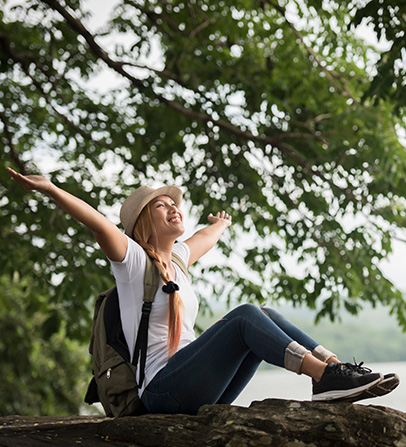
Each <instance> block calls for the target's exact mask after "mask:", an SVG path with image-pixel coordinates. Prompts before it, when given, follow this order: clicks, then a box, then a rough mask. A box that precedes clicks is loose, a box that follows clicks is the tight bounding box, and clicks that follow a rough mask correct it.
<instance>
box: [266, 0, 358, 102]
mask: <svg viewBox="0 0 406 447" xmlns="http://www.w3.org/2000/svg"><path fill="white" fill-rule="evenodd" d="M264 2H265V3H268V4H269V5H271V6H272V7H273V8H275V9H276V10H277V11H278V12H279V13H280V15H281V16H282V17H283V18H284V20H285V22H286V23H287V25H288V26H289V28H290V29H291V30H292V31H293V32H294V33H295V34H296V37H297V38H298V39H299V40H300V42H302V44H303V46H304V47H305V48H306V51H307V52H308V53H309V54H310V55H311V56H312V57H313V59H314V60H315V62H316V63H317V65H318V66H319V68H320V69H321V70H322V71H323V73H324V74H325V75H326V77H327V79H328V80H329V82H330V84H331V85H332V86H333V87H334V88H335V89H336V90H337V91H338V92H341V93H342V94H343V95H344V96H345V97H347V98H350V99H352V101H353V102H354V104H357V105H360V103H359V101H358V100H357V99H356V98H355V97H354V96H353V95H352V94H351V92H350V91H349V89H348V87H347V83H346V82H345V80H344V79H343V78H342V77H341V76H339V75H338V74H337V73H336V72H335V71H330V70H328V69H327V68H326V67H325V66H324V65H323V63H322V61H321V60H320V58H319V56H318V55H317V53H316V52H315V51H314V50H313V48H312V47H311V46H309V45H307V44H306V42H305V40H304V37H303V35H302V34H301V33H300V32H299V31H298V30H297V29H296V28H295V26H294V25H293V23H292V22H290V21H289V20H288V19H287V17H286V10H285V8H283V7H281V6H279V5H278V4H277V3H274V2H273V1H271V0H264ZM334 78H336V79H338V80H339V81H340V84H341V86H340V85H339V84H337V82H336V81H335V79H334Z"/></svg>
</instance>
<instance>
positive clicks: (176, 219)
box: [168, 216, 182, 223]
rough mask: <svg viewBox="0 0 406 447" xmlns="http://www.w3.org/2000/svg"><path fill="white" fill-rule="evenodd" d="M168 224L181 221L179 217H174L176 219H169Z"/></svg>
mask: <svg viewBox="0 0 406 447" xmlns="http://www.w3.org/2000/svg"><path fill="white" fill-rule="evenodd" d="M168 222H171V223H177V222H182V220H181V219H180V217H179V216H176V217H172V219H169V220H168Z"/></svg>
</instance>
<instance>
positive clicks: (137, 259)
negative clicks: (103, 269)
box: [110, 236, 145, 282]
mask: <svg viewBox="0 0 406 447" xmlns="http://www.w3.org/2000/svg"><path fill="white" fill-rule="evenodd" d="M126 238H127V251H126V254H125V256H124V259H123V260H122V261H118V262H116V261H110V264H111V268H112V270H113V274H114V277H115V278H116V281H119V282H132V281H134V279H135V278H136V276H137V273H138V272H139V271H140V270H143V269H144V268H145V252H144V250H143V248H142V247H141V246H140V245H138V244H137V243H136V242H135V241H134V240H133V239H131V238H129V237H128V236H126Z"/></svg>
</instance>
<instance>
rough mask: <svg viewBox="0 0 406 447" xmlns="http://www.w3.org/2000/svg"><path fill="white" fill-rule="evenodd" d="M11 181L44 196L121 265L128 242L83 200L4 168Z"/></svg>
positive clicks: (36, 177) (36, 178)
mask: <svg viewBox="0 0 406 447" xmlns="http://www.w3.org/2000/svg"><path fill="white" fill-rule="evenodd" d="M6 169H7V171H8V172H9V173H10V175H11V177H12V178H13V179H14V180H15V181H17V182H18V183H20V184H21V185H22V186H23V187H24V188H25V189H27V190H36V191H40V192H42V193H46V194H48V195H49V196H51V197H52V199H53V200H54V201H55V202H56V203H57V204H58V205H59V206H60V207H61V208H62V209H63V210H65V211H66V212H67V213H68V214H70V215H71V216H72V217H74V218H75V219H77V220H78V221H79V222H82V223H83V224H84V225H86V226H87V227H88V228H90V230H91V231H92V232H93V234H94V235H95V238H96V240H97V242H98V243H99V245H100V247H101V248H102V250H103V251H104V253H105V254H106V256H107V257H108V258H109V259H111V260H112V261H122V260H123V259H124V256H125V253H126V251H127V238H126V237H125V236H124V234H123V233H122V232H121V231H120V230H119V229H118V228H117V227H116V225H114V224H113V223H112V222H110V221H109V220H108V219H106V218H105V217H104V216H103V215H102V214H100V213H99V212H98V211H97V210H95V209H94V208H93V207H91V206H90V205H89V204H87V203H86V202H84V201H83V200H81V199H79V198H77V197H75V196H73V195H72V194H69V193H68V192H66V191H64V190H63V189H61V188H58V187H57V186H56V185H54V184H53V183H52V182H51V181H50V180H48V179H46V178H44V177H41V176H39V175H21V174H19V173H18V172H16V171H14V170H13V169H11V168H6Z"/></svg>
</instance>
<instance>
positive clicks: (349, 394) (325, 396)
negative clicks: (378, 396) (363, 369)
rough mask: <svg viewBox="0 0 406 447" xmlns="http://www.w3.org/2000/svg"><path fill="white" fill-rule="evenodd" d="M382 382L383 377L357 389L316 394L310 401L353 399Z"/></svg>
mask: <svg viewBox="0 0 406 447" xmlns="http://www.w3.org/2000/svg"><path fill="white" fill-rule="evenodd" d="M382 381H383V377H380V378H379V379H376V380H374V381H373V382H369V383H367V384H365V385H362V386H359V387H358V388H352V389H349V390H334V391H327V392H325V393H320V394H316V395H313V396H312V401H313V402H319V401H322V402H323V401H338V400H344V399H351V398H355V397H357V396H359V395H360V394H361V393H362V392H364V391H366V390H368V389H370V388H372V387H375V386H377V385H379V384H380V383H381V382H382ZM357 400H358V399H357Z"/></svg>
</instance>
